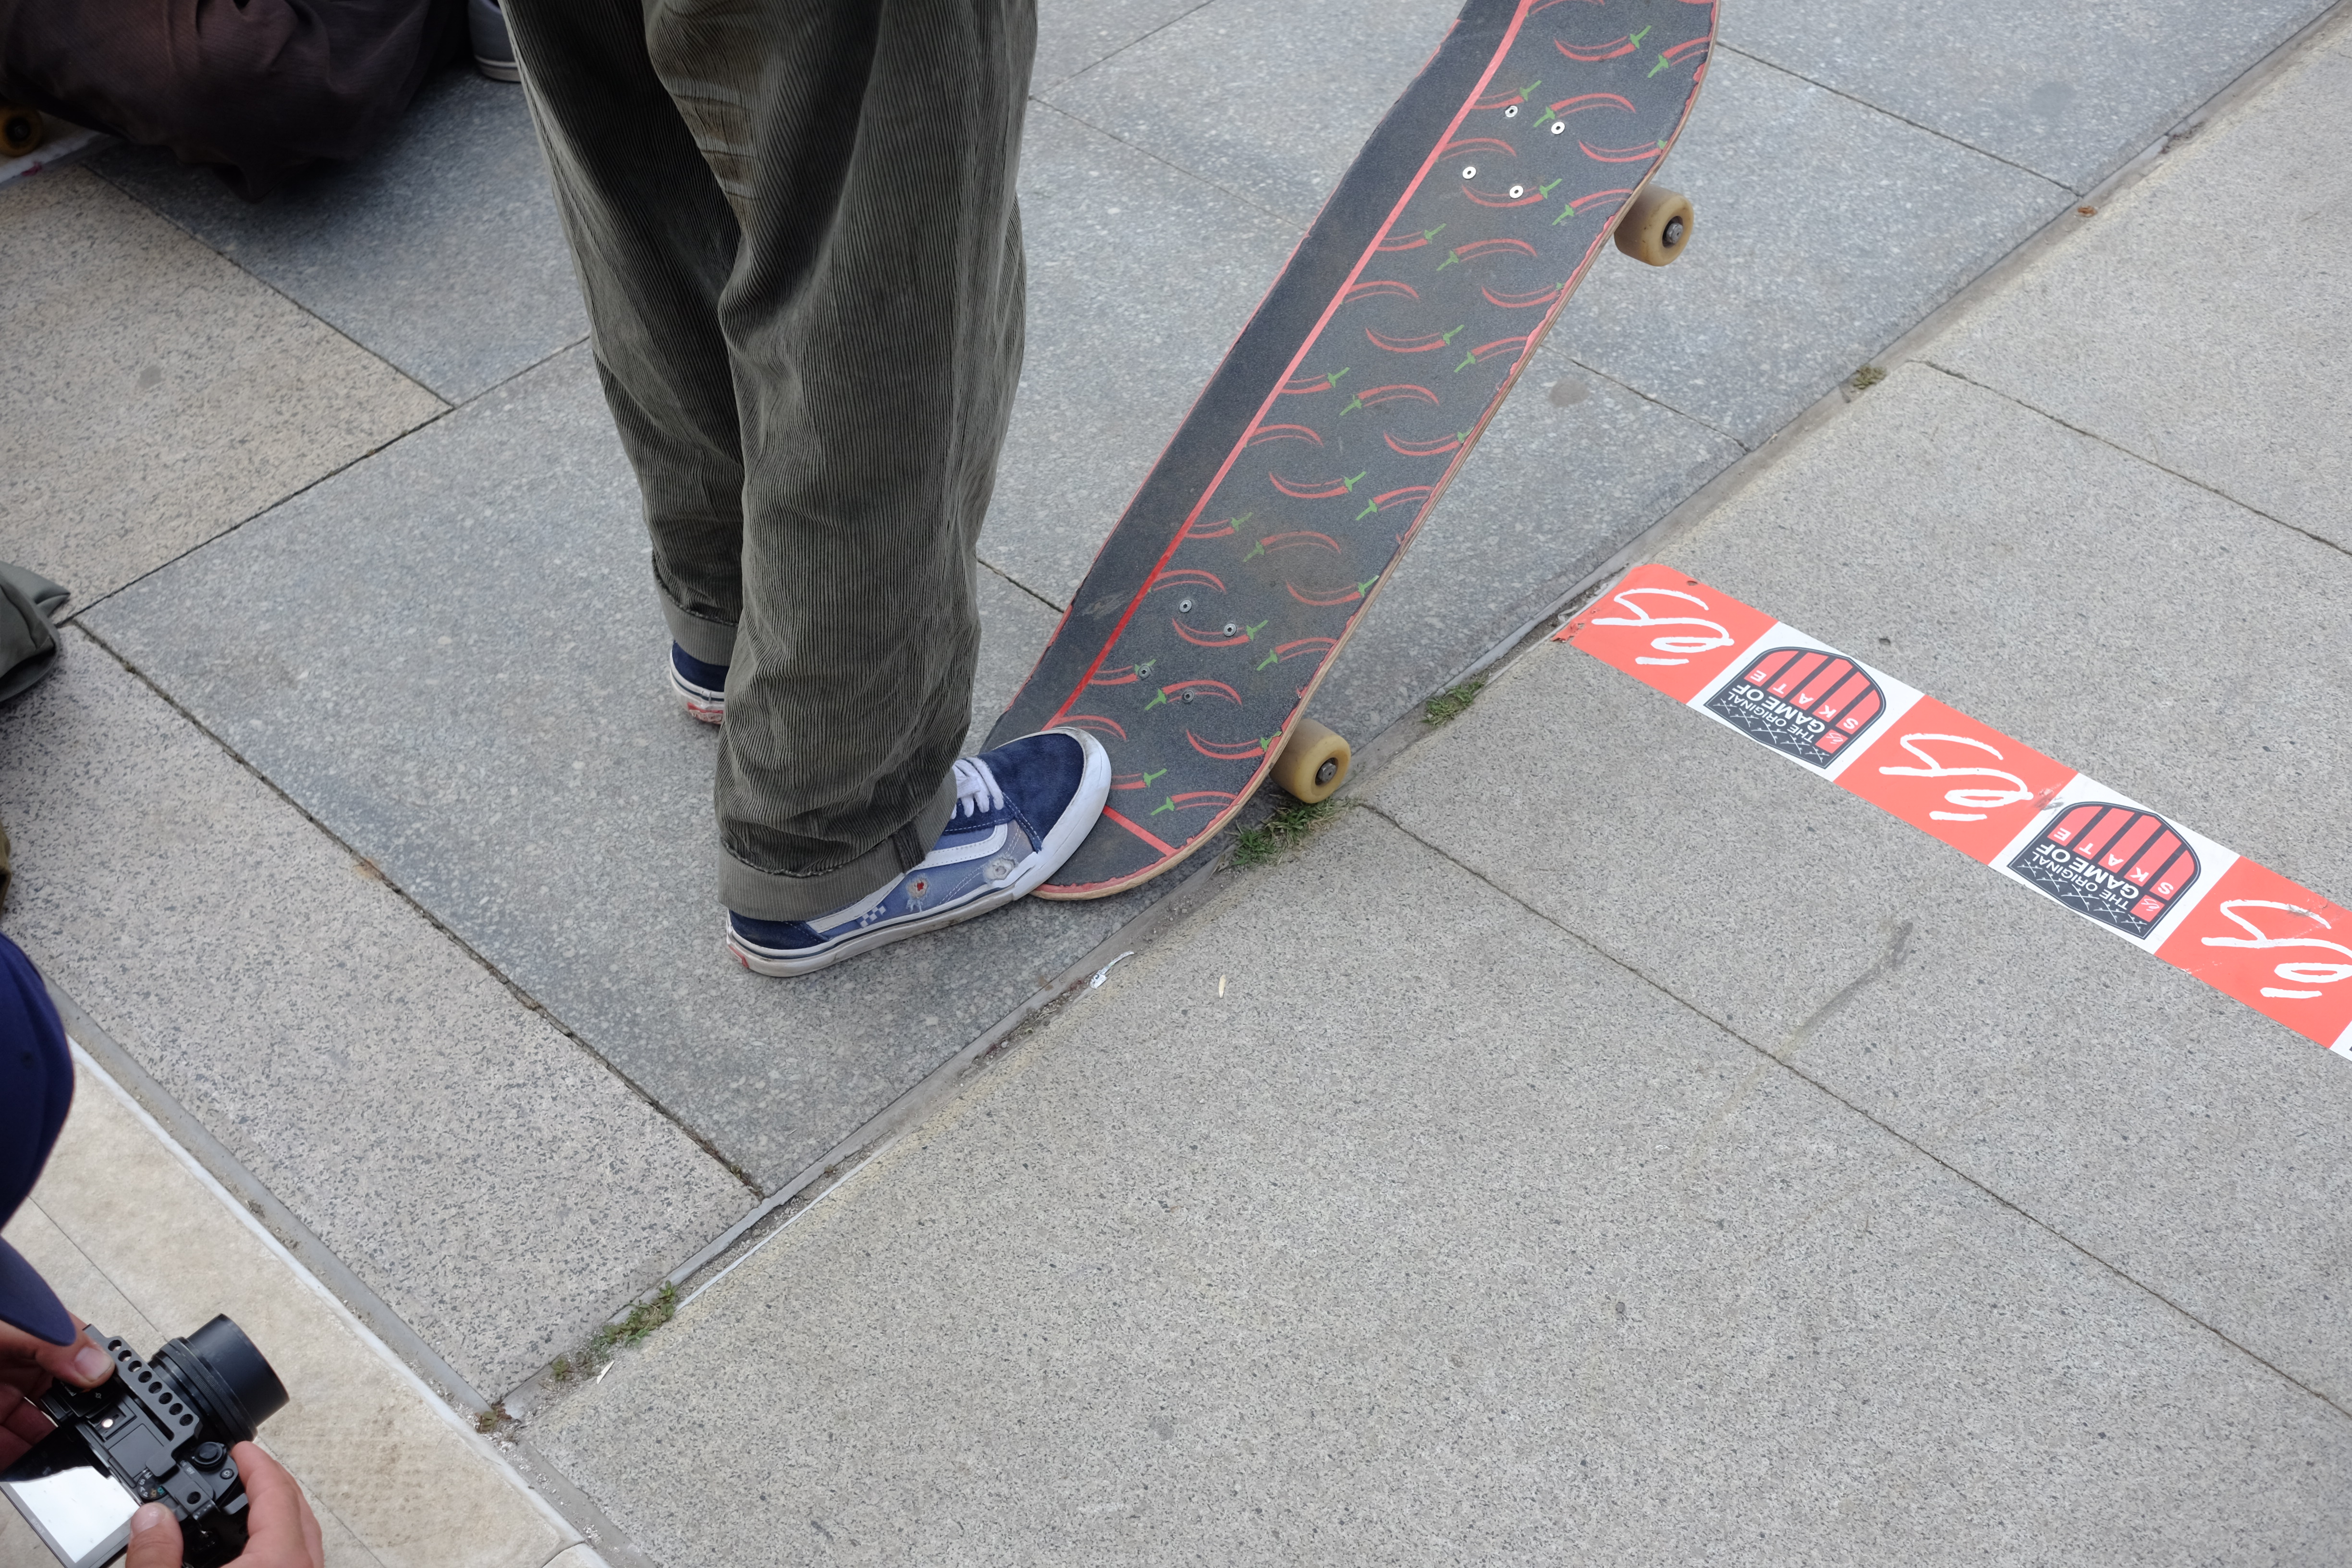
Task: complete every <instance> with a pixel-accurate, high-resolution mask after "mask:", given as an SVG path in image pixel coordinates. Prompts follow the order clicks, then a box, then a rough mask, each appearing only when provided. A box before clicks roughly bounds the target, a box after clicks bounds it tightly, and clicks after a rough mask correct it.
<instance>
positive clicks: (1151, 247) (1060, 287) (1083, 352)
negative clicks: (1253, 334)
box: [980, 104, 1298, 605]
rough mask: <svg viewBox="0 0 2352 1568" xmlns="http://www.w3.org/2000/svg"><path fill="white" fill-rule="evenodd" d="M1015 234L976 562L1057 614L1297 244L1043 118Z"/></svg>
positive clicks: (1253, 215)
mask: <svg viewBox="0 0 2352 1568" xmlns="http://www.w3.org/2000/svg"><path fill="white" fill-rule="evenodd" d="M1021 230H1022V238H1023V242H1024V245H1025V246H1026V247H1027V249H1028V256H1029V342H1028V353H1027V355H1026V357H1025V358H1024V361H1023V364H1022V371H1021V386H1020V391H1019V393H1018V394H1017V395H1016V396H1015V398H1014V401H1013V426H1012V429H1011V431H1010V432H1009V433H1008V434H1007V436H1006V437H1005V444H1004V455H1003V461H1002V462H1001V464H1000V465H999V468H998V472H997V482H996V496H995V499H994V500H993V501H992V503H991V504H990V507H989V513H988V526H987V530H986V531H985V532H984V533H982V536H981V544H980V553H981V556H982V559H984V560H986V561H987V562H989V563H991V564H992V565H994V566H996V567H998V568H999V569H1001V570H1003V572H1005V573H1006V574H1009V575H1011V576H1012V577H1013V578H1014V579H1016V580H1017V581H1019V582H1021V583H1023V584H1026V585H1027V586H1028V587H1030V588H1031V589H1033V590H1034V591H1035V592H1036V593H1038V594H1040V595H1043V596H1045V598H1047V599H1050V600H1052V601H1053V602H1054V603H1055V604H1056V605H1066V604H1068V602H1069V599H1070V595H1072V594H1073V593H1074V592H1075V591H1076V588H1077V585H1078V584H1079V582H1080V580H1082V579H1083V578H1084V577H1085V576H1086V574H1087V567H1088V566H1089V565H1091V564H1092V563H1093V562H1094V558H1095V552H1096V551H1097V549H1098V548H1100V546H1101V544H1102V541H1103V535H1104V534H1106V533H1108V532H1109V531H1110V527H1111V525H1112V524H1113V523H1115V522H1117V521H1118V518H1119V514H1120V513H1122V512H1123V511H1125V510H1127V503H1128V501H1129V499H1131V498H1132V497H1133V496H1134V494H1135V490H1136V487H1137V486H1139V485H1140V484H1141V483H1142V482H1143V477H1144V475H1146V474H1147V473H1149V472H1150V470H1151V465H1152V464H1153V463H1154V462H1155V461H1157V460H1158V459H1159V457H1160V452H1161V450H1162V449H1164V448H1165V447H1166V446H1167V444H1168V438H1169V437H1171V436H1172V435H1174V434H1175V433H1176V426H1178V425H1180V424H1181V423H1182V422H1183V419H1184V415H1185V412H1186V411H1187V410H1188V409H1190V408H1191V407H1192V400H1193V399H1194V398H1196V397H1198V396H1199V395H1200V394H1201V388H1202V386H1203V385H1205V384H1207V382H1208V379H1209V377H1210V375H1211V374H1213V373H1214V372H1215V370H1216V368H1217V364H1218V362H1219V361H1220V360H1222V359H1223V357H1224V353H1225V348H1226V345H1228V344H1229V343H1231V342H1233V340H1234V334H1236V333H1238V332H1239V331H1241V329H1242V325H1243V323H1244V322H1245V321H1248V320H1249V317H1250V312H1251V311H1253V310H1255V309H1256V308H1257V303H1258V300H1260V299H1262V298H1264V296H1265V290H1266V289H1267V288H1268V287H1269V286H1270V285H1271V284H1272V283H1273V281H1274V279H1275V278H1276V275H1277V274H1279V273H1280V272H1281V270H1282V266H1283V263H1284V261H1285V260H1286V259H1287V258H1288V257H1289V255H1290V250H1291V247H1293V246H1295V245H1296V244H1297V243H1298V233H1297V230H1296V229H1293V228H1291V227H1290V226H1287V225H1286V224H1284V223H1283V222H1281V221H1280V220H1279V219H1276V218H1273V217H1269V216H1267V215H1265V213H1263V212H1259V211H1257V210H1256V209H1255V208H1253V207H1251V206H1250V205H1248V204H1247V203H1244V202H1242V201H1239V200H1237V199H1236V198H1234V196H1233V195H1229V194H1228V193H1226V192H1223V191H1221V190H1218V189H1217V188H1216V187H1215V186H1213V185H1211V184H1208V183H1206V182H1205V181H1202V180H1201V179H1199V178H1197V177H1195V176H1193V175H1191V174H1185V173H1183V172H1182V171H1181V170H1179V169H1173V168H1171V167H1170V166H1169V165H1168V164H1166V163H1162V162H1160V160H1159V159H1157V158H1154V157H1152V156H1150V154H1148V153H1142V152H1139V151H1138V150H1137V149H1135V148H1133V147H1130V146H1128V145H1126V144H1124V143H1123V142H1119V141H1118V140H1116V139H1115V138H1113V137H1110V136H1107V135H1105V134H1103V133H1102V132H1099V131H1096V130H1093V129H1091V128H1090V127H1087V126H1086V125H1083V124H1080V123H1079V122H1078V121H1075V120H1073V119H1071V118H1070V117H1069V116H1068V115H1066V114H1064V113H1062V112H1061V111H1059V110H1055V109H1052V108H1049V107H1046V106H1045V105H1040V104H1033V105H1032V106H1031V109H1030V111H1029V122H1028V126H1027V128H1026V130H1025V131H1024V137H1023V142H1022V147H1021Z"/></svg>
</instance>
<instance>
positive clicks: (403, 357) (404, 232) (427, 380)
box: [93, 62, 588, 403]
mask: <svg viewBox="0 0 2352 1568" xmlns="http://www.w3.org/2000/svg"><path fill="white" fill-rule="evenodd" d="M93 167H95V168H96V169H97V171H98V172H99V173H100V174H103V175H105V176H106V177H107V178H108V179H110V180H111V181H113V182H114V183H115V184H117V185H119V186H121V188H122V189H123V190H125V191H127V192H129V193H130V194H131V195H134V196H137V197H138V198H139V199H140V200H142V201H143V202H146V203H147V204H148V205H151V206H152V207H154V208H155V209H156V210H157V211H158V212H161V213H162V214H163V216H166V217H169V218H170V219H172V220H173V222H174V223H177V224H179V225H180V226H183V227H184V228H186V229H187V230H188V231H189V232H190V233H192V234H194V235H195V236H196V237H198V238H200V239H203V240H204V241H205V243H207V244H209V245H211V246H213V247H215V249H217V250H219V251H220V252H221V254H222V255H224V256H226V257H227V258H230V259H231V260H233V261H235V262H236V264H237V265H238V266H240V267H242V268H245V269H246V270H247V271H249V272H251V273H252V274H253V275H254V276H255V277H257V278H259V279H262V280H263V281H264V282H267V283H268V284H269V285H270V286H271V287H272V288H275V289H278V290H279V291H280V292H282V293H284V294H285V295H286V296H287V297H288V298H289V299H291V300H295V301H296V302H297V303H299V305H301V306H302V307H303V309H305V310H310V311H312V312H314V313H315V314H317V315H318V316H319V317H320V318H321V319H322V320H324V321H328V322H330V323H331V324H332V325H334V326H335V327H337V328H338V329H340V330H341V331H343V332H345V333H348V334H349V335H350V336H351V337H352V338H353V339H355V340H357V341H358V342H361V343H362V344H364V345H366V346H367V347H368V348H369V349H370V350H372V351H373V352H374V353H378V354H381V355H383V357H384V358H385V359H387V360H389V361H391V362H392V363H394V364H396V365H398V366H399V367H400V368H401V369H403V370H404V371H406V372H407V373H408V374H410V375H413V376H415V378H416V379H417V380H418V381H420V382H423V383H424V384H425V385H427V386H429V387H431V388H432V389H433V390H434V391H436V392H437V393H439V394H440V395H442V396H443V397H445V398H446V399H448V400H449V401H450V402H452V403H462V402H464V401H465V400H466V399H467V398H469V397H472V396H474V395H477V394H478V393H480V392H481V391H482V390H483V389H484V388H486V387H488V386H491V385H494V384H497V383H499V382H501V381H504V380H505V379H506V378H507V377H509V376H510V375H513V374H515V373H516V372H518V371H520V370H522V369H524V368H526V367H528V366H530V365H533V364H536V363H539V362H540V361H541V360H542V359H545V358H546V357H547V356H548V355H549V354H551V353H554V352H555V351H556V350H558V349H560V348H562V347H563V346H564V345H565V344H567V343H574V342H580V341H581V340H582V339H583V338H584V337H585V336H587V333H588V319H587V315H586V313H585V312H584V311H583V310H582V308H581V304H580V290H579V287H578V285H577V283H576V282H575V281H574V280H573V277H572V256H571V252H570V251H568V250H567V249H566V248H565V247H564V243H563V234H562V229H561V228H560V227H559V226H558V225H557V222H556V216H555V195H554V192H553V190H552V189H551V187H550V185H549V184H548V179H547V164H546V162H545V160H544V159H543V158H541V155H540V151H539V141H538V138H537V137H536V136H534V135H533V134H532V132H531V128H530V114H529V113H528V111H527V110H525V108H524V105H523V97H522V89H521V88H520V87H518V86H515V85H514V84H512V83H510V82H496V81H489V80H488V79H484V78H483V77H482V76H480V75H479V74H478V73H477V72H476V71H475V70H474V68H473V67H472V65H471V64H470V62H469V63H467V64H465V65H462V66H453V67H451V68H449V69H447V70H445V71H443V72H442V73H441V74H440V75H438V76H436V77H435V78H433V79H431V80H429V81H427V82H426V83H425V88H424V89H423V90H422V91H420V92H419V93H418V94H417V96H416V101H415V103H413V104H411V105H410V106H409V110H408V112H407V113H406V114H405V115H404V116H403V117H402V118H401V120H400V122H399V123H398V124H397V125H396V126H395V127H394V129H393V131H392V132H391V134H390V135H389V136H387V137H386V138H385V140H384V142H383V145H382V146H380V147H378V148H377V149H376V150H375V151H373V153H369V154H368V155H367V156H366V157H365V158H362V159H361V160H359V161H358V162H357V163H351V164H346V165H341V166H339V167H335V168H329V169H321V170H318V171H316V172H313V173H310V174H305V175H302V176H299V177H298V178H297V179H296V180H294V181H293V182H291V183H290V184H287V185H286V186H284V187H283V188H281V189H280V190H278V191H277V192H276V193H274V194H273V195H271V196H270V197H269V198H268V200H267V201H264V202H260V203H258V204H255V203H248V202H246V201H244V200H243V199H241V198H240V197H238V196H236V195H234V194H232V193H231V192H230V191H229V189H228V188H227V187H226V185H224V184H221V183H220V181H219V180H217V179H215V178H214V176H213V175H212V174H211V172H210V171H208V170H205V169H199V168H189V167H185V166H183V165H182V164H180V163H176V162H174V161H173V158H172V156H171V154H170V153H164V152H163V151H161V150H159V149H155V148H135V147H118V148H116V149H114V150H113V151H111V152H109V153H105V154H104V155H102V156H101V157H100V158H99V159H98V160H97V161H96V163H94V165H93Z"/></svg>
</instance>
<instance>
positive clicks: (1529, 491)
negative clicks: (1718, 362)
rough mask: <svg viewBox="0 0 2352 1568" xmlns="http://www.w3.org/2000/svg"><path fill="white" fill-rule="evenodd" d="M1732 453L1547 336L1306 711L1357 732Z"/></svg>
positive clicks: (1437, 678)
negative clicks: (1587, 365)
mask: <svg viewBox="0 0 2352 1568" xmlns="http://www.w3.org/2000/svg"><path fill="white" fill-rule="evenodd" d="M1739 456H1740V447H1739V444H1738V442H1736V441H1734V440H1732V439H1731V438H1730V437H1727V436H1725V435H1723V434H1721V433H1720V432H1718V431H1715V430H1711V429H1709V428H1708V427H1707V426H1704V425H1701V424H1700V423H1698V422H1697V421H1696V420H1695V419H1688V418H1685V417H1684V416H1682V415H1679V414H1676V413H1675V411H1674V410H1673V409H1671V408H1667V407H1665V406H1664V405H1662V404H1658V403H1654V402H1653V401H1651V400H1650V399H1648V398H1645V397H1643V396H1640V395H1637V394H1635V393H1633V392H1632V391H1629V390H1628V389H1626V388H1625V387H1623V386H1621V385H1619V384H1617V383H1615V382H1613V381H1611V380H1610V379H1609V378H1608V377H1606V376H1603V375H1599V374H1594V373H1593V372H1591V371H1590V370H1588V369H1586V368H1585V367H1584V366H1582V365H1580V364H1579V363H1576V361H1575V360H1573V359H1572V358H1570V354H1569V351H1568V349H1567V347H1566V345H1565V342H1564V339H1563V338H1562V336H1561V335H1559V334H1554V336H1553V337H1552V338H1551V339H1550V340H1549V342H1546V344H1545V345H1544V347H1543V348H1542V349H1540V350H1539V351H1538V353H1537V356H1536V359H1535V362H1534V363H1532V364H1530V365H1529V366H1528V369H1527V371H1526V373H1525V374H1523V375H1521V377H1520V378H1519V385H1518V388H1517V391H1515V392H1514V393H1512V395H1511V398H1510V401H1509V402H1507V403H1506V404H1504V405H1503V410H1502V412H1501V413H1500V414H1498V415H1496V416H1495V420H1494V423H1493V424H1492V425H1490V426H1487V429H1486V435H1485V436H1484V437H1481V438H1480V440H1479V442H1478V449H1477V451H1476V452H1475V453H1473V454H1472V456H1471V458H1470V461H1469V462H1468V464H1466V465H1465V467H1464V468H1463V470H1462V475H1461V477H1460V478H1459V479H1455V480H1454V483H1453V485H1452V486H1451V487H1450V488H1449V489H1447V490H1446V492H1445V495H1444V498H1443V499H1442V500H1440V501H1439V502H1438V504H1437V510H1436V511H1435V512H1434V513H1433V515H1432V516H1431V519H1430V521H1428V522H1427V523H1426V524H1424V525H1423V529H1422V532H1421V537H1420V538H1418V539H1417V540H1415V541H1414V542H1413V547H1412V553H1411V554H1409V555H1407V556H1406V557H1405V560H1404V563H1403V564H1402V566H1400V567H1398V568H1397V574H1396V575H1395V577H1393V578H1392V579H1391V581H1390V583H1389V584H1388V586H1387V587H1385V588H1383V589H1381V595H1380V598H1379V599H1378V600H1377V601H1376V602H1375V603H1374V605H1373V606H1372V608H1371V610H1370V618H1369V619H1368V620H1367V621H1366V623H1365V625H1364V626H1363V629H1362V630H1360V631H1359V632H1358V633H1357V634H1356V635H1355V636H1354V637H1351V638H1350V639H1349V643H1348V647H1347V651H1346V652H1345V653H1343V654H1341V655H1340V658H1339V665H1338V667H1337V668H1334V669H1333V670H1332V672H1331V676H1330V679H1328V681H1326V682H1325V684H1324V686H1323V687H1322V689H1320V690H1318V692H1317V693H1316V694H1315V717H1316V719H1317V720H1318V721H1319V722H1321V723H1325V724H1328V725H1330V726H1331V727H1332V728H1334V729H1336V730H1339V731H1340V732H1341V733H1343V734H1347V735H1350V736H1353V737H1355V738H1356V739H1357V740H1359V741H1363V740H1369V739H1370V737H1371V736H1373V735H1375V734H1377V733H1379V732H1380V731H1381V728H1382V727H1383V726H1385V725H1387V724H1388V723H1389V722H1390V721H1392V720H1394V719H1395V718H1396V717H1397V716H1398V715H1399V714H1401V713H1403V712H1405V711H1407V710H1410V709H1411V708H1412V705H1413V704H1414V703H1416V702H1418V701H1420V700H1422V699H1423V698H1424V697H1426V696H1428V695H1429V693H1430V692H1431V690H1432V689H1434V688H1435V687H1436V686H1438V685H1440V684H1442V683H1443V682H1444V681H1445V680H1447V679H1451V678H1452V677H1453V676H1454V674H1455V673H1456V672H1458V671H1460V670H1463V669H1465V668H1468V667H1469V666H1470V665H1471V664H1472V663H1473V662H1475V660H1476V659H1478V658H1480V657H1481V656H1483V655H1485V654H1486V653H1487V652H1489V651H1490V650H1492V649H1493V648H1494V647H1495V646H1496V643H1497V642H1499V641H1500V640H1501V639H1502V638H1504V637H1508V636H1510V635H1511V633H1512V632H1514V631H1516V630H1517V629H1518V628H1519V627H1520V626H1523V625H1525V624H1526V623H1527V622H1528V619H1530V618H1531V617H1532V616H1537V615H1538V614H1540V613H1542V611H1544V610H1545V609H1546V608H1548V607H1549V605H1552V604H1553V603H1555V602H1556V601H1557V600H1559V598H1560V597H1561V596H1562V595H1565V594H1567V593H1568V592H1569V591H1570V589H1571V588H1573V587H1574V586H1575V585H1576V584H1577V583H1578V582H1579V581H1580V580H1581V579H1582V578H1583V576H1584V575H1585V574H1587V573H1589V572H1591V571H1592V570H1594V569H1595V568H1597V567H1598V566H1600V565H1601V563H1602V562H1604V561H1606V560H1607V559H1608V558H1609V557H1610V555H1612V553H1614V552H1615V551H1616V550H1617V548H1618V546H1619V545H1620V544H1621V543H1622V542H1623V541H1625V540H1627V539H1630V538H1632V537H1633V535H1634V534H1636V533H1639V532H1640V531H1642V530H1643V529H1644V528H1646V527H1648V526H1649V525H1650V524H1651V523H1652V522H1654V521H1657V519H1659V518H1660V517H1662V516H1664V514H1665V513H1666V512H1668V511H1670V510H1673V509H1674V508H1675V505H1676V504H1677V503H1679V502H1680V501H1681V500H1682V499H1683V498H1684V497H1685V495H1688V494H1689V493H1690V492H1691V491H1692V490H1695V489H1697V488H1698V487H1699V486H1700V485H1702V484H1704V483H1706V481H1707V480H1708V479H1712V478H1713V477H1714V476H1715V475H1716V474H1717V473H1718V472H1719V471H1721V470H1722V469H1723V468H1726V467H1727V466H1728V465H1729V464H1730V463H1732V462H1733V461H1734V460H1736V459H1737V458H1738V457H1739Z"/></svg>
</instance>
